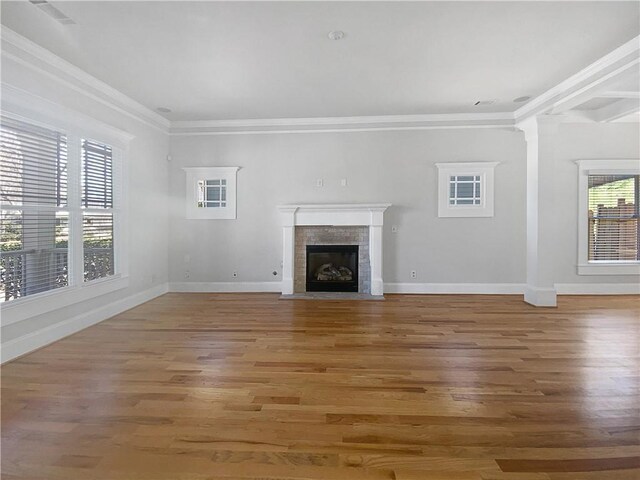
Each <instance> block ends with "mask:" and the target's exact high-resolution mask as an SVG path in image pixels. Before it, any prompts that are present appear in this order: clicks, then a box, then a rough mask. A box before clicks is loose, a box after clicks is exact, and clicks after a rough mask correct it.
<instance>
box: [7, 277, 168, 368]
mask: <svg viewBox="0 0 640 480" xmlns="http://www.w3.org/2000/svg"><path fill="white" fill-rule="evenodd" d="M167 291H168V288H167V284H166V283H163V284H161V285H157V286H155V287H153V288H150V289H148V290H145V291H143V292H140V293H136V294H135V295H131V296H130V297H126V298H123V299H122V300H118V301H116V302H113V303H110V304H109V305H105V306H104V307H100V308H96V309H95V310H91V311H89V312H87V313H83V314H81V315H78V316H76V317H72V318H70V319H68V320H64V321H62V322H58V323H55V324H53V325H50V326H48V327H45V328H42V329H40V330H37V331H35V332H31V333H28V334H26V335H23V336H21V337H18V338H14V339H13V340H9V341H8V342H5V343H3V344H2V346H1V347H0V362H1V363H4V362H7V361H9V360H12V359H14V358H16V357H19V356H21V355H24V354H25V353H29V352H32V351H33V350H36V349H38V348H41V347H44V346H45V345H49V344H50V343H53V342H56V341H58V340H60V339H62V338H64V337H67V336H69V335H72V334H74V333H76V332H79V331H80V330H83V329H85V328H87V327H90V326H92V325H95V324H96V323H100V322H102V321H103V320H106V319H107V318H111V317H113V316H114V315H117V314H119V313H122V312H124V311H125V310H129V309H131V308H133V307H136V306H138V305H140V304H142V303H145V302H148V301H149V300H152V299H154V298H156V297H159V296H160V295H163V294H165V293H167Z"/></svg>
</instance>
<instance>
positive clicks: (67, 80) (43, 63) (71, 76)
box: [0, 25, 171, 133]
mask: <svg viewBox="0 0 640 480" xmlns="http://www.w3.org/2000/svg"><path fill="white" fill-rule="evenodd" d="M0 38H1V40H2V52H1V53H2V57H3V59H9V60H12V61H15V62H17V63H19V64H21V65H23V66H26V67H27V68H30V69H32V70H35V71H38V72H40V73H43V74H45V75H46V76H48V77H50V78H53V79H55V80H57V81H59V82H61V83H63V84H65V85H66V86H68V87H70V88H72V89H73V90H75V91H77V92H79V93H82V94H83V95H85V96H87V97H90V98H92V99H93V100H96V101H98V102H100V103H102V104H103V105H107V106H108V107H110V108H112V109H114V110H116V111H118V112H120V113H123V114H125V115H127V116H129V117H131V118H134V119H136V120H138V121H140V122H142V123H144V124H146V125H148V126H151V127H153V128H155V129H158V130H160V131H162V132H164V133H168V132H169V128H170V126H171V122H170V121H169V120H168V119H166V118H164V117H163V116H162V115H159V114H158V113H156V112H154V111H153V110H151V109H150V108H147V107H145V106H144V105H142V104H141V103H139V102H137V101H135V100H134V99H132V98H131V97H129V96H127V95H125V94H124V93H122V92H120V91H119V90H116V89H115V88H113V87H111V86H109V85H108V84H106V83H105V82H103V81H101V80H98V79H97V78H96V77H94V76H93V75H90V74H89V73H87V72H85V71H84V70H82V69H80V68H78V67H76V66H75V65H73V64H72V63H70V62H67V61H66V60H64V59H62V58H60V57H59V56H57V55H56V54H54V53H52V52H51V51H49V50H47V49H46V48H43V47H41V46H40V45H38V44H36V43H34V42H32V41H31V40H29V39H27V38H25V37H23V36H22V35H20V34H18V33H16V32H14V31H13V30H11V29H9V28H7V27H5V26H4V25H3V26H2V29H1V31H0Z"/></svg>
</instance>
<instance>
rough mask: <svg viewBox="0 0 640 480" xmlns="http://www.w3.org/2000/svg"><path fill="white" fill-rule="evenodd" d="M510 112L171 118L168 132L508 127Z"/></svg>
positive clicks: (231, 132)
mask: <svg viewBox="0 0 640 480" xmlns="http://www.w3.org/2000/svg"><path fill="white" fill-rule="evenodd" d="M513 125H514V118H513V113H511V112H499V113H453V114H425V115H380V116H361V117H312V118H264V119H248V120H200V121H174V122H172V123H171V130H170V134H171V135H177V136H189V135H240V134H266V133H323V132H325V133H335V132H368V131H389V130H428V129H443V128H505V127H506V128H511V127H513Z"/></svg>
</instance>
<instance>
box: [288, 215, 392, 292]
mask: <svg viewBox="0 0 640 480" xmlns="http://www.w3.org/2000/svg"><path fill="white" fill-rule="evenodd" d="M390 206H391V204H390V203H369V204H357V203H348V204H320V205H318V204H316V205H312V204H298V205H280V206H278V210H279V211H280V215H281V219H282V232H283V237H282V238H283V255H282V294H283V295H292V294H293V281H294V271H295V270H294V269H295V265H294V259H295V252H294V250H295V227H296V226H314V225H315V226H332V225H336V226H337V225H340V226H368V227H369V262H370V264H371V295H382V294H383V293H384V284H383V282H382V225H383V222H384V211H385V210H386V209H387V208H389V207H390Z"/></svg>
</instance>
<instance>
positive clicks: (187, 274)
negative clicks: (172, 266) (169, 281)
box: [184, 270, 191, 280]
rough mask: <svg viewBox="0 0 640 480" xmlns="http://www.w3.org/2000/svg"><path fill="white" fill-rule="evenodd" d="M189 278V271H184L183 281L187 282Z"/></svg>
mask: <svg viewBox="0 0 640 480" xmlns="http://www.w3.org/2000/svg"><path fill="white" fill-rule="evenodd" d="M190 277H191V273H190V272H189V270H185V271H184V278H185V280H188V279H189V278H190Z"/></svg>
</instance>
